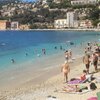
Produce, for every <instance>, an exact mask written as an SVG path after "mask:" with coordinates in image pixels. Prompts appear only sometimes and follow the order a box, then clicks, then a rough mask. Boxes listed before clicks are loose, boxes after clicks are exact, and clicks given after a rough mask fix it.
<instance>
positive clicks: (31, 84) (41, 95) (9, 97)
mask: <svg viewBox="0 0 100 100" xmlns="http://www.w3.org/2000/svg"><path fill="white" fill-rule="evenodd" d="M53 60H54V59H53ZM53 60H51V61H49V60H48V61H47V63H46V65H47V64H50V65H49V66H51V65H52V66H56V67H54V68H50V69H49V70H48V69H45V73H43V72H41V74H40V76H37V78H32V75H34V74H32V75H29V77H30V76H31V77H30V78H29V80H27V81H26V80H25V79H23V82H22V83H21V82H18V83H20V84H16V82H17V81H19V80H20V79H22V77H21V78H18V79H16V81H12V82H15V85H13V83H12V84H9V83H8V84H9V85H8V86H7V87H6V88H4V87H2V89H1V91H0V100H49V99H50V96H53V97H55V98H56V99H50V100H66V99H68V100H87V98H89V97H91V96H96V93H97V92H98V91H100V83H97V84H96V85H97V87H98V89H97V90H95V91H90V92H87V93H83V94H70V93H66V92H64V93H63V91H62V88H63V87H64V86H66V83H63V75H62V73H61V68H60V65H61V64H62V63H63V61H64V58H63V56H60V57H59V58H57V59H56V62H55V61H53ZM39 64H41V63H40V62H39ZM70 67H71V72H70V74H69V79H71V78H73V77H77V76H79V75H80V74H81V73H82V70H83V69H84V68H85V66H84V65H83V64H82V58H77V59H75V60H74V62H73V63H70ZM99 68H100V67H99ZM29 70H32V69H31V68H30V69H29ZM93 70H94V67H93V66H91V68H90V72H93ZM27 72H28V71H27ZM99 74H100V72H98V73H95V74H94V76H95V77H99V76H100V75H99ZM24 77H26V76H24ZM27 78H28V77H26V79H27ZM10 83H11V82H10ZM87 84H88V83H84V85H87ZM5 85H6V84H5Z"/></svg>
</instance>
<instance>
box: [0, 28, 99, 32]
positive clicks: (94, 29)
mask: <svg viewBox="0 0 100 100" xmlns="http://www.w3.org/2000/svg"><path fill="white" fill-rule="evenodd" d="M0 31H96V32H99V31H100V29H97V28H93V29H92V28H91V29H85V28H84V29H78V28H77V29H28V30H20V29H19V30H0Z"/></svg>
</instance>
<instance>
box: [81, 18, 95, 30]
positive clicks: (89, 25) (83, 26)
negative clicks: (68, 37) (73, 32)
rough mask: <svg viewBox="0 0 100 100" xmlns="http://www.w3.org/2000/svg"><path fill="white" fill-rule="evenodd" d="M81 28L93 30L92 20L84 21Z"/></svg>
mask: <svg viewBox="0 0 100 100" xmlns="http://www.w3.org/2000/svg"><path fill="white" fill-rule="evenodd" d="M79 27H80V28H93V25H92V22H91V20H82V21H80V24H79Z"/></svg>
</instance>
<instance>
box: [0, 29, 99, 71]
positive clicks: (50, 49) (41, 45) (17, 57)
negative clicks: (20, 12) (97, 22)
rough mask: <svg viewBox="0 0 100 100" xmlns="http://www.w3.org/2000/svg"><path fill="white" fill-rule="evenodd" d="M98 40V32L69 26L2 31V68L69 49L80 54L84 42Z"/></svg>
mask: <svg viewBox="0 0 100 100" xmlns="http://www.w3.org/2000/svg"><path fill="white" fill-rule="evenodd" d="M95 41H96V42H99V41H100V33H99V32H94V31H66V30H61V31H60V30H59V31H57V30H49V31H48V30H45V31H43V30H39V31H37V30H30V31H0V71H2V70H3V69H9V68H11V67H13V65H14V63H16V65H17V64H21V63H24V62H28V61H33V63H34V62H36V60H38V59H40V60H41V59H43V58H45V57H49V56H53V55H57V54H60V53H64V52H65V51H66V50H69V49H72V50H73V51H74V52H75V54H77V55H80V54H82V53H83V52H81V50H78V49H80V48H81V46H82V45H86V44H87V43H88V42H95ZM74 48H76V49H74ZM34 67H36V66H34Z"/></svg>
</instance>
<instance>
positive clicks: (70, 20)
mask: <svg viewBox="0 0 100 100" xmlns="http://www.w3.org/2000/svg"><path fill="white" fill-rule="evenodd" d="M77 19H78V14H77V13H76V12H73V11H72V12H67V24H68V27H78V20H77Z"/></svg>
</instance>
